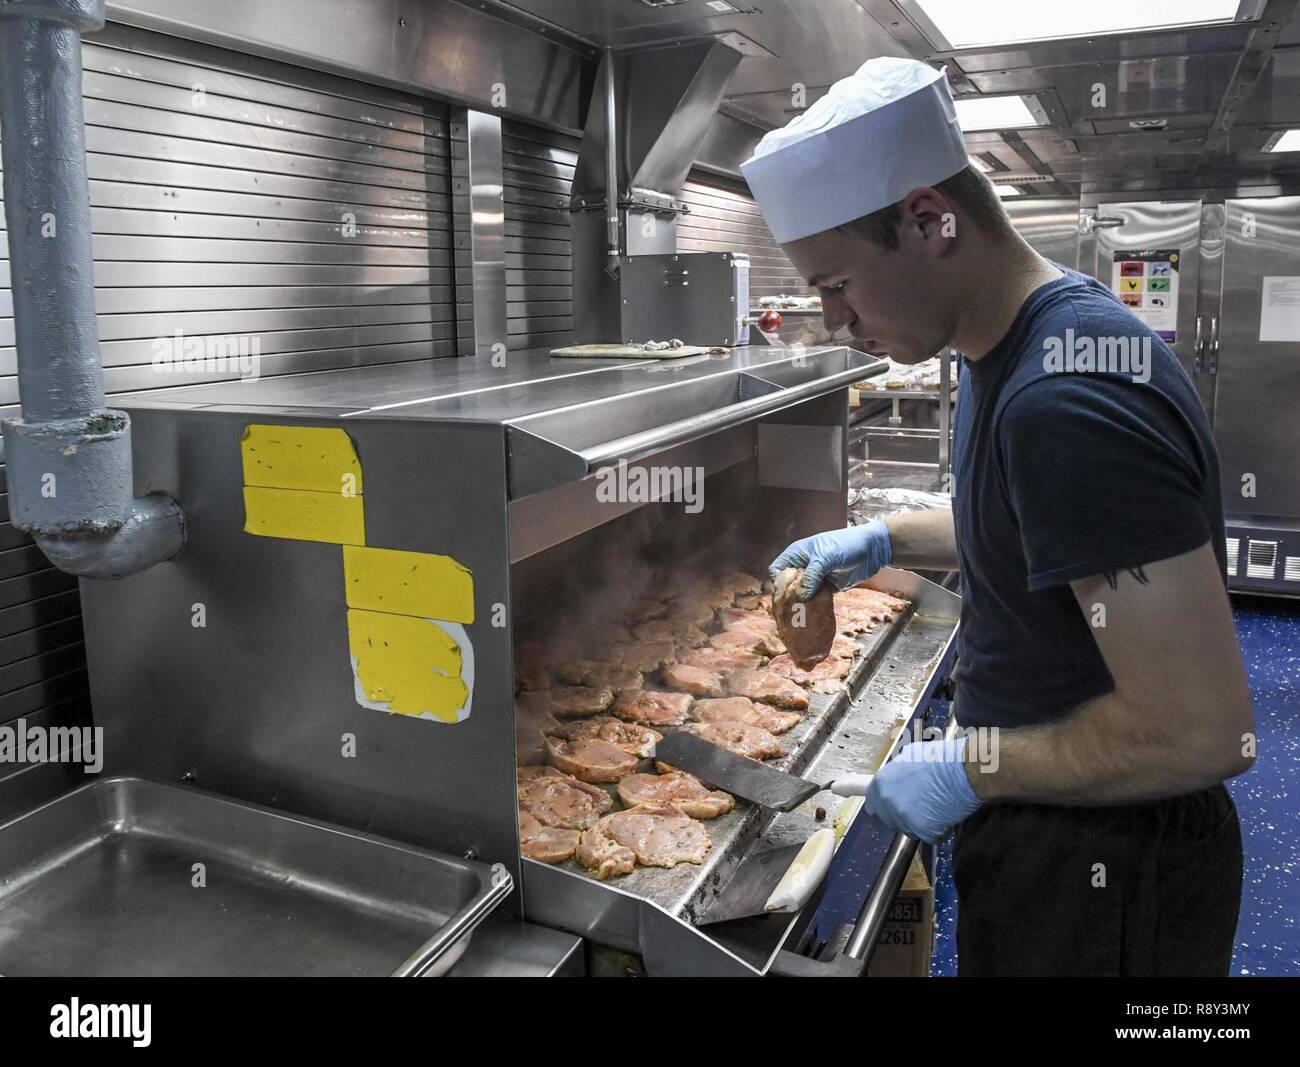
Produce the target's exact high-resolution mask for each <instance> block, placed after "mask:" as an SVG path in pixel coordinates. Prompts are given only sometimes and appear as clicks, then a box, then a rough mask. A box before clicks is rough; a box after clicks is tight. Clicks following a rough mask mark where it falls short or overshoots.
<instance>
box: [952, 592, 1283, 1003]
mask: <svg viewBox="0 0 1300 1067" xmlns="http://www.w3.org/2000/svg"><path fill="white" fill-rule="evenodd" d="M1233 608H1234V614H1235V616H1236V620H1237V633H1238V635H1239V636H1240V638H1241V648H1242V654H1243V655H1244V656H1245V659H1246V671H1247V674H1248V676H1249V678H1250V691H1251V694H1252V696H1253V697H1254V701H1255V724H1256V728H1257V730H1258V732H1259V752H1258V756H1257V758H1256V761H1255V766H1254V767H1253V768H1252V769H1251V771H1250V773H1249V774H1246V775H1244V776H1243V777H1241V778H1239V779H1237V780H1235V781H1233V782H1231V783H1229V786H1228V788H1229V789H1230V790H1231V792H1232V796H1233V799H1234V800H1235V801H1236V802H1237V809H1238V812H1239V813H1240V816H1241V825H1242V832H1243V835H1244V838H1245V848H1246V884H1245V890H1244V893H1243V896H1242V902H1241V921H1240V923H1238V925H1237V952H1236V956H1235V957H1234V959H1233V961H1232V973H1233V974H1238V975H1269V976H1282V975H1290V976H1297V975H1300V819H1297V807H1298V806H1300V601H1294V600H1291V601H1287V600H1266V599H1263V598H1259V597H1234V598H1233ZM936 865H937V876H936V884H935V899H934V904H935V944H934V958H933V960H932V962H931V968H930V973H931V974H932V975H935V976H940V977H949V976H952V975H955V974H956V973H957V945H956V930H957V896H956V892H955V891H954V889H953V885H952V855H951V852H950V851H949V848H948V846H946V845H945V846H943V847H942V848H941V849H940V851H939V854H938V857H937V860H936Z"/></svg>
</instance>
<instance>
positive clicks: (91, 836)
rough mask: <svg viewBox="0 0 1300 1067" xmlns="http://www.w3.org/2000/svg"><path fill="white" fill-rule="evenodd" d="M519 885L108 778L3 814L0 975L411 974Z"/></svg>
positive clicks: (499, 871)
mask: <svg viewBox="0 0 1300 1067" xmlns="http://www.w3.org/2000/svg"><path fill="white" fill-rule="evenodd" d="M200 864H201V865H202V866H201V867H199V866H197V865H200ZM200 875H201V877H200ZM200 882H201V883H202V884H201V885H200V884H199V883H200ZM511 888H512V881H511V878H510V875H509V874H508V873H507V872H506V870H505V868H504V867H501V866H500V865H497V866H489V865H487V864H485V863H476V862H473V861H470V860H462V859H457V858H454V857H452V856H446V855H441V854H439V853H435V852H429V851H425V850H422V849H418V848H413V847H410V846H407V845H402V844H399V843H396V842H393V841H387V840H384V839H382V838H378V837H372V836H370V835H367V834H363V833H358V832H356V831H353V830H348V829H344V828H341V827H337V826H331V825H329V824H326V823H321V822H316V821H313V820H311V819H305V818H300V817H298V816H294V815H289V814H286V813H284V812H279V811H273V810H270V809H268V808H262V807H258V806H256V805H252V804H245V803H243V802H241V801H237V800H232V799H229V798H226V797H219V796H215V795H213V794H210V793H204V792H201V791H199V790H196V789H190V788H185V787H180V786H173V785H162V784H160V783H157V782H151V781H146V780H144V779H140V778H110V779H106V780H104V781H98V782H93V783H91V784H89V785H86V786H83V787H81V788H79V789H76V790H73V791H72V792H70V793H66V794H64V795H63V796H61V797H59V798H57V799H56V800H53V801H51V802H50V803H48V804H45V805H44V806H42V807H39V808H35V809H33V810H31V811H29V812H26V813H24V814H23V815H21V816H19V817H18V818H16V819H13V820H11V821H9V822H7V823H4V824H3V825H0V974H5V975H30V976H53V975H77V976H82V975H85V976H109V975H112V976H119V975H159V976H174V975H295V976H297V975H302V976H307V975H379V976H382V975H394V976H418V975H422V974H425V973H427V972H429V971H431V970H433V969H436V968H437V967H438V964H439V961H440V960H441V961H444V962H446V961H450V960H451V959H452V958H453V956H452V955H450V954H451V953H452V952H453V950H454V949H455V950H457V951H459V948H458V946H459V945H460V944H462V943H463V940H464V939H465V938H467V937H468V936H469V934H470V932H471V931H472V930H473V928H474V927H475V926H476V925H477V924H478V923H479V922H481V921H482V919H483V918H484V917H485V916H487V915H488V914H489V913H490V912H491V911H492V909H493V908H495V907H496V906H497V904H499V903H500V902H501V901H502V900H503V899H505V897H506V896H507V895H508V894H509V892H510V890H511Z"/></svg>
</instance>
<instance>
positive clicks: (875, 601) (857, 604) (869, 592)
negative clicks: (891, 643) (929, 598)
mask: <svg viewBox="0 0 1300 1067" xmlns="http://www.w3.org/2000/svg"><path fill="white" fill-rule="evenodd" d="M835 600H836V602H837V603H843V604H847V605H848V606H849V607H852V608H863V609H866V610H869V611H872V612H874V613H876V615H877V617H878V618H879V619H880V621H882V622H887V621H888V620H890V619H892V618H894V617H896V616H898V615H901V614H902V613H903V612H905V611H906V610H907V608H908V602H907V601H906V600H902V599H900V598H899V597H896V596H891V595H890V594H889V593H882V592H881V591H880V590H879V589H868V588H866V587H865V586H861V585H858V586H854V587H853V588H852V589H845V590H844V591H843V592H841V593H837V594H836V595H835Z"/></svg>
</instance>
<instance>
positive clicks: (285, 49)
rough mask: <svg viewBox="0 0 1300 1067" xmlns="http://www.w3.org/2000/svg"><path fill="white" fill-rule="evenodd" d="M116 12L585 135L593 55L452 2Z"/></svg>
mask: <svg viewBox="0 0 1300 1067" xmlns="http://www.w3.org/2000/svg"><path fill="white" fill-rule="evenodd" d="M108 15H109V18H110V19H113V20H114V21H116V22H126V23H131V24H133V25H137V26H143V27H146V28H148V29H152V30H162V31H164V32H167V33H175V34H178V35H181V36H185V37H189V38H192V39H194V40H199V41H206V42H208V43H212V44H219V45H223V46H225V47H228V48H229V47H233V48H237V49H238V50H239V51H240V52H248V53H253V54H256V55H263V56H269V57H273V58H276V59H283V60H287V61H289V62H293V63H298V64H300V65H302V66H305V67H311V68H313V69H317V70H325V71H329V72H332V73H337V74H340V75H344V76H350V77H359V78H363V79H365V80H366V81H373V82H377V83H380V84H383V85H387V86H392V87H394V88H396V89H399V90H403V91H414V92H417V93H421V94H423V93H436V94H438V95H441V96H444V97H450V98H454V99H456V100H458V101H459V102H460V103H462V104H465V105H468V106H471V107H481V108H489V107H493V106H495V105H497V104H499V103H500V100H499V95H500V87H501V86H505V87H506V90H507V104H508V109H509V111H510V113H512V114H513V115H515V116H517V117H522V118H525V119H528V120H529V121H539V122H542V123H545V124H547V125H555V126H561V127H566V128H568V129H576V128H577V127H578V125H579V122H578V111H579V107H580V99H579V96H580V89H581V82H582V74H583V65H584V62H585V59H584V56H583V55H581V54H580V53H579V52H578V51H575V50H572V49H570V48H567V47H564V46H562V45H561V44H559V43H558V42H556V41H552V40H549V39H548V38H547V37H545V36H542V35H541V34H538V33H535V32H529V31H527V30H524V29H522V28H519V27H516V26H514V25H511V24H510V23H508V22H505V21H502V20H501V19H496V18H491V17H489V16H487V15H484V14H482V13H481V12H479V11H476V10H474V8H473V7H472V6H471V5H464V4H459V3H452V2H450V0H366V2H365V3H357V2H356V0H276V2H275V3H267V2H266V0H225V2H223V3H219V4H214V3H212V2H211V0H126V2H113V3H110V4H109V7H108Z"/></svg>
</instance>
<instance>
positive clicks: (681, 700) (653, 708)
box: [614, 689, 692, 726]
mask: <svg viewBox="0 0 1300 1067" xmlns="http://www.w3.org/2000/svg"><path fill="white" fill-rule="evenodd" d="M691 702H692V697H691V696H690V695H688V694H686V693H658V692H655V691H653V690H650V689H629V690H628V691H627V692H625V693H620V694H619V696H618V700H616V701H615V702H614V714H615V715H617V716H618V717H619V718H620V719H622V720H623V721H624V722H637V723H641V724H642V725H644V726H680V725H681V724H682V723H684V722H685V721H686V715H687V712H689V711H690V709H691Z"/></svg>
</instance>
